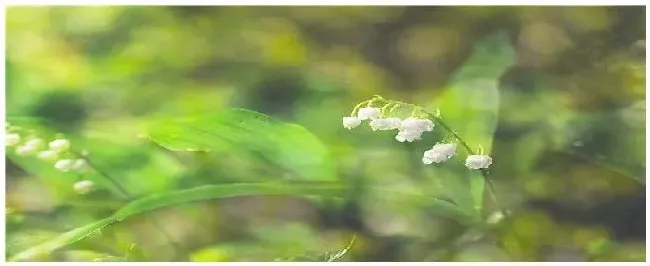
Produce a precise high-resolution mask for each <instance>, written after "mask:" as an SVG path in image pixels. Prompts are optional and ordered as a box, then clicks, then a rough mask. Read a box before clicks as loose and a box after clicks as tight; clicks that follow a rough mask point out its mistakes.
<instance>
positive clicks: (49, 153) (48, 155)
mask: <svg viewBox="0 0 650 266" xmlns="http://www.w3.org/2000/svg"><path fill="white" fill-rule="evenodd" d="M58 157H59V153H58V152H56V151H53V150H45V151H41V152H39V153H38V158H39V159H41V160H44V161H50V162H51V161H55V160H56V159H57V158H58Z"/></svg>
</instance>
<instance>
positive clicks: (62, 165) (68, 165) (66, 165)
mask: <svg viewBox="0 0 650 266" xmlns="http://www.w3.org/2000/svg"><path fill="white" fill-rule="evenodd" d="M73 164H74V161H73V160H70V159H62V160H58V161H56V163H55V164H54V168H55V169H56V170H59V171H61V172H68V171H70V170H71V169H72V165H73Z"/></svg>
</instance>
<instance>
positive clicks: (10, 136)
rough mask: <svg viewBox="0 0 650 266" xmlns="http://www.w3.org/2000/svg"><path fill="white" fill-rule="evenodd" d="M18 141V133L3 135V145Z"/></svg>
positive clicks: (14, 143)
mask: <svg viewBox="0 0 650 266" xmlns="http://www.w3.org/2000/svg"><path fill="white" fill-rule="evenodd" d="M19 142H20V135H18V134H17V133H10V134H7V135H5V146H14V145H16V144H18V143H19Z"/></svg>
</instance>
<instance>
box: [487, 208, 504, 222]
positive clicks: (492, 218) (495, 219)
mask: <svg viewBox="0 0 650 266" xmlns="http://www.w3.org/2000/svg"><path fill="white" fill-rule="evenodd" d="M503 218H504V216H503V213H502V212H500V211H497V212H494V213H492V214H491V215H490V216H488V218H487V223H488V224H497V223H499V222H500V221H501V220H503Z"/></svg>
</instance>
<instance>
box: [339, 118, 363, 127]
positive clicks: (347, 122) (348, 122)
mask: <svg viewBox="0 0 650 266" xmlns="http://www.w3.org/2000/svg"><path fill="white" fill-rule="evenodd" d="M359 124H361V120H360V119H359V118H356V117H353V116H352V117H343V127H344V128H346V129H353V128H355V127H357V126H358V125H359Z"/></svg>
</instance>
